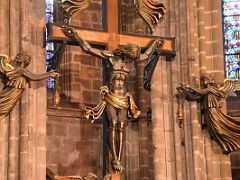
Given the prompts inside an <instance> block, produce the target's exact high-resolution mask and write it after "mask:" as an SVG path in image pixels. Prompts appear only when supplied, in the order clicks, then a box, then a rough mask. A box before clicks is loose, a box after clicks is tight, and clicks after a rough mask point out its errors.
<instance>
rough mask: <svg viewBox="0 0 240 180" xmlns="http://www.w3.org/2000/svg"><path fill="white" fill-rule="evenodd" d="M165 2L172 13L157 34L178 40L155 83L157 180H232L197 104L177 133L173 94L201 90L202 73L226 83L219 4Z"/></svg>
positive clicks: (187, 109)
mask: <svg viewBox="0 0 240 180" xmlns="http://www.w3.org/2000/svg"><path fill="white" fill-rule="evenodd" d="M163 3H165V5H166V7H167V9H168V11H167V13H166V15H165V20H164V21H162V22H161V25H160V28H159V29H158V30H157V32H155V33H156V34H157V35H159V34H160V35H161V36H165V35H166V36H167V35H169V36H175V37H176V54H177V56H176V58H175V59H174V60H173V61H172V62H171V63H170V64H169V63H168V62H164V61H160V62H158V64H157V66H156V69H155V72H154V74H153V79H152V92H151V105H152V126H153V130H152V131H153V143H154V144H153V145H154V149H155V150H154V155H153V156H154V158H153V159H154V177H155V180H164V179H183V180H193V179H195V180H198V179H199V180H202V179H206V180H207V179H208V180H210V179H215V178H216V179H224V180H225V179H229V180H230V179H232V178H231V167H230V160H229V157H228V156H226V155H224V154H222V152H221V149H220V147H219V146H218V145H217V144H216V142H214V141H212V140H211V139H210V137H209V133H208V131H207V130H206V129H204V130H203V129H202V127H201V119H200V115H199V114H200V111H199V107H198V105H197V103H188V102H186V103H185V119H184V128H183V129H179V128H178V124H177V121H176V97H175V95H174V94H175V93H176V86H177V85H178V84H179V83H180V82H184V83H186V84H190V85H192V86H196V87H197V86H199V78H200V76H201V75H202V74H204V73H208V74H210V75H212V76H214V77H216V79H217V81H222V80H223V79H224V57H223V52H222V51H223V47H222V46H223V43H222V41H223V38H222V23H221V22H222V21H221V17H222V12H221V2H220V1H219V2H210V1H205V0H187V1H181V2H179V1H175V0H165V1H164V2H163ZM162 60H164V59H162ZM169 72H170V73H169ZM170 109H172V112H171V110H170ZM172 136H173V137H174V138H172Z"/></svg>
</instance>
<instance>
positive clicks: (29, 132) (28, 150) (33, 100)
mask: <svg viewBox="0 0 240 180" xmlns="http://www.w3.org/2000/svg"><path fill="white" fill-rule="evenodd" d="M0 6H1V9H0V14H1V17H0V19H1V21H0V29H1V35H0V39H1V45H0V51H1V54H7V55H8V56H9V57H10V58H13V57H15V56H16V54H17V53H19V52H20V50H24V51H27V52H28V53H29V54H30V55H31V56H32V57H33V59H32V61H31V64H30V67H29V70H30V71H32V72H33V73H38V74H40V73H43V72H45V49H44V48H43V39H44V36H43V34H44V33H43V32H44V27H45V13H44V12H45V1H38V0H33V1H32V0H31V1H30V0H15V1H11V0H0ZM45 127H46V87H45V81H43V82H39V83H30V85H29V86H27V87H26V89H25V91H24V93H23V95H22V98H21V99H20V100H19V102H18V103H17V105H16V106H15V107H14V109H13V110H12V112H11V113H10V115H9V116H8V117H6V118H5V119H3V120H1V122H0V129H1V136H0V159H1V163H0V164H1V165H0V174H1V177H0V179H1V180H6V179H7V180H11V179H13V180H15V179H19V180H28V179H29V180H43V179H45V178H46V173H45V171H46V170H45V169H46V163H45V161H46V150H45V149H46V148H45V147H46V145H45V135H46V132H45V131H46V128H45Z"/></svg>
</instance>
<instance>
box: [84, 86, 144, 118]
mask: <svg viewBox="0 0 240 180" xmlns="http://www.w3.org/2000/svg"><path fill="white" fill-rule="evenodd" d="M100 94H101V95H102V96H103V98H102V101H100V102H99V103H98V104H97V106H95V107H93V108H92V107H86V108H85V117H86V118H87V119H90V120H91V122H94V121H95V120H96V119H99V117H100V116H101V115H102V113H103V111H104V109H105V107H106V104H107V103H109V104H110V105H111V106H113V107H115V108H116V109H128V115H129V116H130V117H133V118H134V119H136V118H137V117H138V116H139V115H140V113H141V112H140V111H138V108H137V106H136V104H135V102H134V100H133V97H132V95H131V94H129V93H127V94H126V95H125V96H119V95H115V94H114V93H113V92H111V91H110V90H109V89H108V87H107V86H102V87H101V88H100Z"/></svg>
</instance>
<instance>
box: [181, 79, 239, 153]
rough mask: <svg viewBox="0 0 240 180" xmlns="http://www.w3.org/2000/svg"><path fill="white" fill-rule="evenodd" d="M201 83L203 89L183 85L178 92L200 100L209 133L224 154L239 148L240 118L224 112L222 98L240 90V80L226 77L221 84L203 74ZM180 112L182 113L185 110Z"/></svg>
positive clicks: (191, 98) (189, 98)
mask: <svg viewBox="0 0 240 180" xmlns="http://www.w3.org/2000/svg"><path fill="white" fill-rule="evenodd" d="M200 85H201V89H197V88H193V87H189V86H184V85H181V86H179V87H178V88H177V89H178V93H180V94H182V95H184V96H185V99H186V100H188V101H195V100H199V102H200V103H201V109H202V112H203V117H204V120H205V122H206V124H207V127H208V131H209V134H210V136H211V138H212V139H213V140H215V141H216V142H217V143H218V144H219V146H220V147H221V148H222V151H223V153H224V154H229V153H231V152H232V151H235V150H238V149H239V148H240V118H235V117H231V116H228V115H227V114H225V113H223V112H222V110H221V104H220V100H222V99H224V98H225V97H226V96H227V95H228V94H229V93H231V92H232V91H233V90H240V81H239V80H234V79H225V80H224V82H223V85H222V86H219V85H218V84H217V83H216V81H215V80H214V79H213V78H212V77H210V76H208V75H202V76H201V82H200ZM178 95H179V94H178ZM181 97H183V96H181ZM179 107H183V106H179ZM178 112H180V113H182V112H183V110H179V111H178Z"/></svg>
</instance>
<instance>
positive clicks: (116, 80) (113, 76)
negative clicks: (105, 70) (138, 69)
mask: <svg viewBox="0 0 240 180" xmlns="http://www.w3.org/2000/svg"><path fill="white" fill-rule="evenodd" d="M111 61H113V62H114V63H111V67H110V79H109V80H110V81H109V87H110V90H111V91H112V92H113V93H114V94H116V95H120V96H124V95H125V94H126V81H127V78H128V75H129V72H130V70H129V62H126V61H123V60H122V59H115V58H114V59H111ZM111 61H110V62H111Z"/></svg>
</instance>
